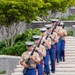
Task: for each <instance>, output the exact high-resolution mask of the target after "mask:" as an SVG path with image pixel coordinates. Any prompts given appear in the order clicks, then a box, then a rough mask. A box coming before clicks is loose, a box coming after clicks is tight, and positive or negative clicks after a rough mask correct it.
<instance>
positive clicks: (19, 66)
mask: <svg viewBox="0 0 75 75" xmlns="http://www.w3.org/2000/svg"><path fill="white" fill-rule="evenodd" d="M16 67H17V68H24V67H23V66H22V65H16Z"/></svg>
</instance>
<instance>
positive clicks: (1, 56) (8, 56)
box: [0, 55, 20, 58]
mask: <svg viewBox="0 0 75 75" xmlns="http://www.w3.org/2000/svg"><path fill="white" fill-rule="evenodd" d="M0 58H20V56H10V55H0Z"/></svg>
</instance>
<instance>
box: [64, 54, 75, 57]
mask: <svg viewBox="0 0 75 75" xmlns="http://www.w3.org/2000/svg"><path fill="white" fill-rule="evenodd" d="M65 56H74V57H75V54H65Z"/></svg>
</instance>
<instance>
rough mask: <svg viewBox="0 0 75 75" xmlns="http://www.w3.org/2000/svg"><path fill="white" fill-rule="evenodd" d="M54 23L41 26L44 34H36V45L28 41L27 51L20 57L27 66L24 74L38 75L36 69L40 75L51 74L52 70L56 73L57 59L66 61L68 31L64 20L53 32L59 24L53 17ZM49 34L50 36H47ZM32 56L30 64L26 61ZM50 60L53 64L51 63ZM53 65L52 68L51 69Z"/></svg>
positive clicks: (21, 62)
mask: <svg viewBox="0 0 75 75" xmlns="http://www.w3.org/2000/svg"><path fill="white" fill-rule="evenodd" d="M51 21H52V24H47V25H45V27H43V28H40V31H41V34H42V36H41V37H40V36H39V35H34V36H33V38H34V45H33V42H26V45H27V51H26V52H24V53H23V54H22V56H21V59H20V64H21V65H22V66H24V67H26V73H25V74H24V75H36V69H37V70H38V75H45V74H46V75H50V71H51V72H52V73H55V61H56V60H57V63H59V61H62V59H63V61H65V54H64V53H65V52H64V49H65V36H66V35H67V32H66V30H65V29H63V25H64V24H63V22H61V23H60V24H59V26H57V27H56V29H55V30H54V32H53V34H51V31H52V29H53V28H54V26H55V25H56V24H57V22H58V20H56V19H51ZM47 35H48V38H46V37H47ZM40 39H41V44H40V46H39V47H37V45H38V44H39V41H40ZM34 47H36V49H35V50H36V51H35V52H34V53H33V55H32V56H31V55H30V54H31V52H32V51H33V49H34ZM28 58H30V65H27V64H26V63H25V62H26V61H27V59H28ZM49 62H50V63H51V64H49ZM43 65H44V66H43ZM50 65H51V69H50Z"/></svg>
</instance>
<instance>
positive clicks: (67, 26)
mask: <svg viewBox="0 0 75 75" xmlns="http://www.w3.org/2000/svg"><path fill="white" fill-rule="evenodd" d="M63 22H64V23H65V29H66V30H67V31H69V30H72V25H75V21H63ZM45 24H50V22H42V21H39V22H33V23H32V24H28V25H27V29H29V28H32V29H34V28H41V27H44V26H45Z"/></svg>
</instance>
